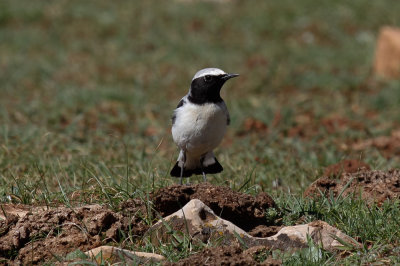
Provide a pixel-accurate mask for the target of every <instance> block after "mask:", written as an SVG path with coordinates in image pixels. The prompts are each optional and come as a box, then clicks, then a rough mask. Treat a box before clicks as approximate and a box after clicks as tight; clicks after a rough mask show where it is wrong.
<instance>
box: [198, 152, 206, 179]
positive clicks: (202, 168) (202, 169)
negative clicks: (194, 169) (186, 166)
mask: <svg viewBox="0 0 400 266" xmlns="http://www.w3.org/2000/svg"><path fill="white" fill-rule="evenodd" d="M203 162H204V157H203V158H201V159H200V165H201V172H202V173H203V180H204V182H207V177H206V173H205V172H204V167H203Z"/></svg>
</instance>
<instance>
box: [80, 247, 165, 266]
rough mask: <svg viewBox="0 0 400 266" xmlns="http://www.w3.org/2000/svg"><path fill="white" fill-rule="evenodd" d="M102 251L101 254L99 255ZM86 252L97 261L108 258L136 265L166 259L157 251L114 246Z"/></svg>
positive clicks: (110, 261)
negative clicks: (131, 249)
mask: <svg viewBox="0 0 400 266" xmlns="http://www.w3.org/2000/svg"><path fill="white" fill-rule="evenodd" d="M100 253H101V255H99V254H100ZM85 254H86V255H87V256H90V257H91V258H92V259H95V260H96V261H97V263H101V262H102V260H103V261H104V260H107V261H108V262H109V263H118V262H123V263H124V264H132V263H134V264H135V265H136V264H139V263H141V264H142V263H143V264H145V263H157V262H161V261H163V260H165V257H164V256H161V255H158V254H155V253H147V252H137V251H130V250H127V249H122V248H117V247H113V246H100V247H97V248H94V249H91V250H89V251H86V252H85Z"/></svg>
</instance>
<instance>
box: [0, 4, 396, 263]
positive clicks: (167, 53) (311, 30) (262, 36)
mask: <svg viewBox="0 0 400 266" xmlns="http://www.w3.org/2000/svg"><path fill="white" fill-rule="evenodd" d="M399 13H400V2H398V1H392V0H381V1H368V0H354V1H350V2H349V1H344V0H339V1H334V2H332V1H328V0H323V1H319V2H318V3H317V2H315V1H310V0H302V1H296V2H293V1H289V0H281V1H233V3H232V4H216V3H211V2H204V3H203V2H198V3H197V2H195V3H184V2H183V1H182V2H179V1H152V0H151V1H129V2H128V1H113V2H112V3H111V2H109V1H103V0H102V1H52V2H49V1H12V0H9V1H2V2H1V3H0V202H9V199H10V197H11V199H12V202H18V203H25V204H48V205H53V204H67V205H78V204H86V203H93V202H99V203H103V204H108V205H110V206H111V207H115V206H117V205H118V203H119V202H120V201H123V200H125V199H127V198H131V197H136V196H138V195H141V196H142V197H145V195H146V193H148V192H150V191H152V190H154V189H157V188H159V187H163V186H167V185H170V184H173V183H176V182H177V180H176V179H172V178H171V177H169V170H170V168H171V165H172V163H173V162H174V161H175V157H176V156H177V148H176V147H175V145H174V144H173V141H172V138H171V136H170V126H171V125H170V117H171V113H172V110H173V109H174V108H175V106H176V104H177V103H178V101H179V100H180V98H181V97H182V96H183V95H184V94H186V92H187V90H188V87H189V82H190V80H191V78H192V76H193V75H194V73H195V72H196V71H197V70H199V69H201V68H204V67H208V66H214V67H220V68H222V69H224V70H226V71H229V72H235V73H240V74H241V76H240V77H239V78H237V79H235V80H232V81H230V82H229V83H228V84H226V86H225V87H224V89H223V98H224V99H225V100H226V102H227V105H228V108H229V110H230V113H231V120H232V125H231V126H230V128H229V131H228V133H227V136H226V139H225V141H224V143H223V144H222V146H221V148H220V149H218V150H217V152H216V153H217V156H218V158H219V161H220V162H221V163H222V164H223V166H224V168H225V170H224V172H223V173H222V174H219V175H216V176H213V177H209V180H210V181H211V182H212V183H215V184H220V185H226V186H230V187H232V188H233V189H235V190H239V189H241V191H243V192H246V193H252V194H256V193H258V192H259V191H261V190H262V191H266V192H268V193H270V194H272V195H274V197H275V198H276V199H277V202H278V205H279V206H281V207H283V206H285V208H287V209H288V210H290V211H289V212H287V213H284V214H281V215H283V218H284V221H286V222H287V223H288V224H290V223H293V222H295V220H296V219H299V218H301V217H303V219H306V220H307V221H311V220H312V219H315V218H318V219H322V220H325V221H327V222H329V223H331V224H332V225H334V226H337V227H338V228H339V229H341V230H344V231H345V232H346V233H348V234H349V235H350V236H353V237H359V238H360V240H361V241H362V242H363V243H367V242H368V241H371V242H372V243H373V244H372V247H371V248H369V249H364V250H362V251H357V252H353V253H352V255H351V256H350V257H348V258H346V259H345V260H344V262H343V263H344V264H351V263H354V262H357V263H367V262H373V261H374V260H378V259H381V258H382V259H387V260H391V261H392V262H397V263H399V261H398V259H396V258H395V257H393V256H394V255H393V256H392V255H391V252H394V253H396V254H397V255H398V253H399V251H398V250H397V251H395V249H391V248H389V250H391V251H390V252H388V253H387V252H386V251H385V250H386V249H388V247H389V246H390V245H394V246H395V244H394V243H398V241H399V239H400V238H399V235H398V232H396V229H395V228H396V226H398V224H397V222H398V221H397V218H396V217H398V208H397V207H398V205H396V204H389V203H388V204H386V205H384V206H383V207H382V208H376V207H370V208H368V207H366V206H365V205H364V204H363V203H361V202H357V201H351V200H349V199H346V200H340V201H337V202H334V203H332V202H330V201H328V200H324V201H321V202H319V201H316V202H312V201H311V202H310V201H307V200H304V199H303V198H302V196H301V193H302V191H303V190H304V189H305V188H306V187H307V186H308V185H309V184H310V183H311V182H312V181H314V180H315V179H316V178H318V177H319V176H320V175H321V174H322V172H323V169H324V167H326V166H327V165H329V164H332V163H336V162H338V161H339V160H341V159H344V158H361V159H363V160H364V161H366V162H367V163H369V164H370V165H371V166H372V168H375V169H389V168H393V167H398V165H399V162H400V160H399V158H398V157H391V158H386V157H383V156H382V154H381V153H380V152H379V151H377V150H376V149H373V148H371V149H368V150H365V151H363V152H355V151H352V150H351V149H343V148H341V147H342V146H343V144H349V143H352V142H354V141H356V140H360V139H367V138H371V137H373V136H380V135H388V134H390V131H391V130H392V129H395V128H398V127H399V124H400V118H399V115H398V114H399V103H400V89H399V82H383V81H380V80H377V79H375V78H374V77H373V75H372V72H371V66H372V62H373V56H374V48H375V39H376V37H377V34H378V31H379V28H380V27H381V26H383V25H394V26H400V17H399V16H398V14H399ZM371 112H374V113H376V115H375V116H374V117H373V118H370V117H369V114H370V113H371ZM301 116H303V117H304V116H309V117H311V122H310V123H309V124H307V126H309V127H313V130H312V135H311V136H309V137H306V138H301V137H290V136H289V132H290V130H291V128H293V127H294V126H296V125H298V124H299V123H300V122H299V119H300V118H301ZM331 116H341V117H346V118H348V119H349V120H350V121H353V122H354V123H360V124H362V125H363V128H362V129H358V128H353V127H347V128H345V129H344V130H337V131H335V132H333V133H332V132H329V131H327V129H326V128H325V127H324V126H323V125H322V124H321V123H322V121H323V119H325V118H328V117H331ZM277 117H280V119H277ZM299 117H300V118H299ZM247 118H252V119H256V120H258V121H261V122H263V123H264V124H266V125H268V134H263V133H256V132H246V131H245V132H244V134H241V133H243V131H244V122H245V120H246V119H247ZM300 120H301V119H300ZM274 121H275V122H274ZM239 135H240V136H239ZM193 180H194V182H200V181H201V177H199V178H198V179H192V182H193ZM277 180H278V181H279V182H278V183H279V186H278V187H275V186H273V183H274V182H275V181H277ZM77 192H79V195H80V196H79V197H78V198H77V199H74V200H72V196H73V195H74V193H75V194H76V193H77ZM310 213H312V214H310ZM304 217H305V218H304ZM397 228H398V227H397ZM397 231H398V230H397ZM166 248H167V249H168V250H167V251H165V252H163V251H162V250H160V252H161V254H163V253H165V254H166V253H170V252H171V250H169V249H173V248H172V247H166ZM150 249H151V248H150ZM313 252H314V251H313ZM176 254H178V253H176ZM179 254H181V253H179ZM183 254H188V253H183ZM310 254H313V253H312V252H311V253H310ZM317 254H319V253H317ZM374 254H375V255H374ZM314 255H315V254H314ZM177 256H178V255H177ZM310 256H311V257H310ZM310 256H308V255H307V253H304V254H300V253H299V254H298V257H299V258H300V259H302V260H304V261H309V262H310V263H312V262H313V257H312V256H313V255H310ZM321 256H322V257H318V261H314V263H317V264H320V263H322V262H326V263H328V264H330V263H337V261H336V257H334V256H333V254H325V253H323V255H321ZM171 260H177V258H171ZM291 261H292V262H294V260H293V259H292V260H291ZM287 263H288V264H290V263H291V262H290V259H288V262H287Z"/></svg>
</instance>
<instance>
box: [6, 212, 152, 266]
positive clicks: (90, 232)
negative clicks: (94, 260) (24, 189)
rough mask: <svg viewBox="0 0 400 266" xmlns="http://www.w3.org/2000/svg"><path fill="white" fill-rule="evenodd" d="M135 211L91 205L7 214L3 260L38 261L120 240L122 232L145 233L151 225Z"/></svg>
mask: <svg viewBox="0 0 400 266" xmlns="http://www.w3.org/2000/svg"><path fill="white" fill-rule="evenodd" d="M131 211H132V212H127V213H124V212H121V213H115V212H112V211H111V210H109V209H108V208H107V207H104V206H100V205H87V206H83V207H78V208H66V207H60V208H54V209H50V210H45V211H43V210H38V212H37V213H32V212H28V213H25V215H24V216H22V217H18V216H17V215H15V214H12V213H9V214H7V213H6V215H5V216H7V219H6V220H3V221H0V228H1V231H0V259H1V260H2V261H8V262H10V263H11V262H13V263H15V264H23V265H26V264H31V263H32V264H38V263H43V262H47V261H50V260H52V259H53V260H54V255H57V256H64V255H66V254H68V253H70V252H71V251H74V250H76V249H78V248H79V249H80V250H82V251H85V250H88V249H92V248H95V247H98V246H100V245H101V244H102V243H105V242H107V241H109V242H112V241H118V240H119V239H120V238H121V237H122V235H121V233H122V232H123V233H125V234H127V233H128V231H129V232H130V233H131V234H132V235H133V236H138V235H140V236H141V235H143V234H144V232H145V231H147V228H148V227H147V226H146V225H145V223H144V222H143V221H142V220H141V219H140V218H138V213H136V212H134V209H133V208H131ZM102 239H103V240H102ZM33 251H34V252H33ZM53 254H54V255H53Z"/></svg>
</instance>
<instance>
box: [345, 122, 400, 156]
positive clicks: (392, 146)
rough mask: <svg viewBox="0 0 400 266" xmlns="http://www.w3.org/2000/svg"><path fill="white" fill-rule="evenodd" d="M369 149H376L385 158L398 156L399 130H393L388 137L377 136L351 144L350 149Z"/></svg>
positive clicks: (399, 145)
mask: <svg viewBox="0 0 400 266" xmlns="http://www.w3.org/2000/svg"><path fill="white" fill-rule="evenodd" d="M371 147H373V148H376V149H378V150H379V151H380V152H381V153H382V155H383V156H385V157H386V158H392V157H395V156H399V155H400V130H399V129H397V130H393V131H392V132H391V134H390V136H379V137H376V138H371V139H367V140H360V141H358V142H355V143H353V144H351V148H352V149H353V150H355V151H362V150H366V149H368V148H371Z"/></svg>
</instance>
